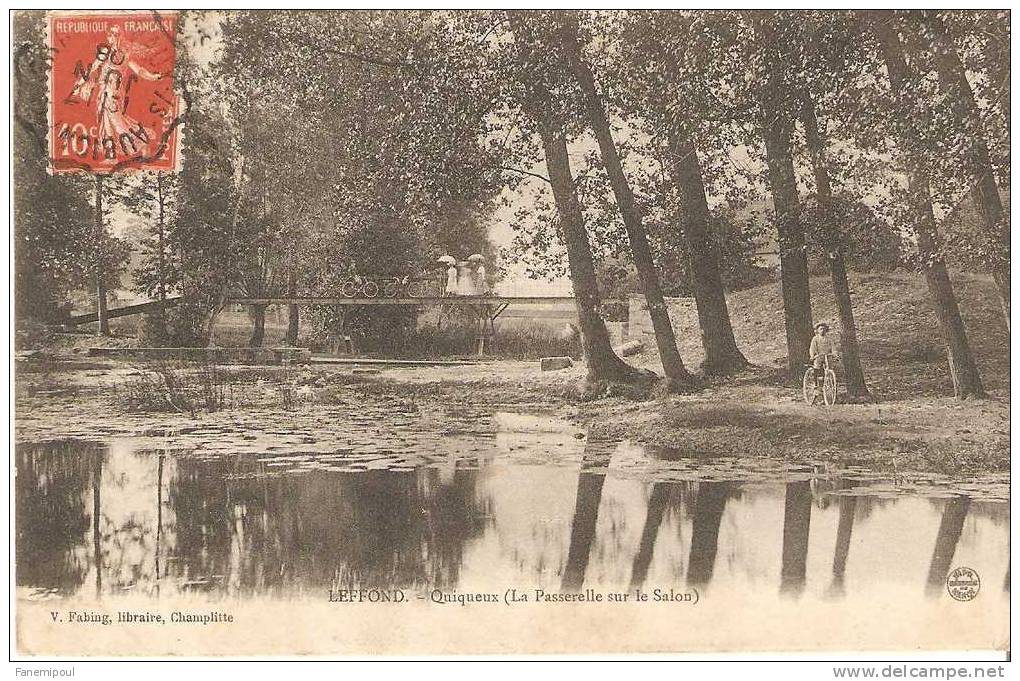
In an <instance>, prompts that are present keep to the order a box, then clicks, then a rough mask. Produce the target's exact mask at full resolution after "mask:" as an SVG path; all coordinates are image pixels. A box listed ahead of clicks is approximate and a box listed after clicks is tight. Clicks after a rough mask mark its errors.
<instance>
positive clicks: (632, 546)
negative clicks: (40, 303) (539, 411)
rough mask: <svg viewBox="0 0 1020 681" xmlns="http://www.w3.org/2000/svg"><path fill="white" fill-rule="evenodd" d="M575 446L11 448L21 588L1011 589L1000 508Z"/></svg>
mask: <svg viewBox="0 0 1020 681" xmlns="http://www.w3.org/2000/svg"><path fill="white" fill-rule="evenodd" d="M578 448H579V452H578V454H579V458H580V461H581V463H580V466H579V467H578V466H577V465H576V464H575V465H574V467H567V466H548V465H540V464H536V463H534V462H525V463H521V462H520V461H502V460H498V459H491V458H486V457H484V456H482V457H479V458H461V459H457V460H456V461H455V462H454V463H453V464H451V465H450V466H447V467H443V468H437V467H417V468H404V467H398V466H395V467H393V468H391V469H389V470H385V469H382V470H365V471H359V472H352V471H337V470H317V469H315V468H314V467H310V468H306V469H300V470H299V469H293V468H290V469H285V470H281V469H279V468H275V467H273V466H272V465H271V464H272V461H271V460H267V459H261V458H260V457H259V456H258V455H254V454H243V455H242V454H234V455H222V456H192V455H186V454H180V453H176V454H170V453H167V452H158V451H156V452H154V451H151V450H148V451H143V450H138V449H136V448H135V447H134V446H133V445H132V443H131V441H113V442H112V443H110V444H108V445H95V444H86V443H80V442H56V443H48V444H37V445H20V446H19V447H18V448H17V450H16V464H17V480H16V531H17V541H18V551H17V555H16V570H17V574H16V579H17V584H18V585H19V587H23V588H25V589H26V590H28V591H29V592H30V593H35V594H47V593H48V594H58V595H68V594H74V593H88V594H91V593H92V592H93V591H95V592H96V593H99V594H104V595H105V594H116V593H123V592H134V593H145V594H151V595H153V596H155V595H165V594H168V593H169V594H172V593H179V592H188V591H191V592H195V591H198V592H204V593H207V594H209V595H213V596H242V597H247V596H255V595H271V596H280V595H285V596H293V595H301V594H305V595H309V596H312V597H323V595H324V594H325V593H326V592H327V591H328V590H329V589H336V588H364V587H397V588H411V589H424V588H442V589H453V588H456V589H460V590H482V589H486V588H491V587H496V588H505V587H506V586H512V585H516V586H524V587H525V588H527V587H532V586H534V587H542V588H545V589H547V590H555V589H562V590H564V591H577V590H580V589H583V588H586V587H589V586H591V587H600V586H601V587H606V588H613V589H621V588H626V587H627V586H628V585H629V586H630V587H631V588H639V587H640V588H643V589H650V588H656V587H664V588H667V589H668V588H672V587H679V588H690V587H693V588H696V589H698V590H699V592H700V591H703V590H709V591H710V592H715V591H727V592H728V591H735V592H752V593H767V592H771V593H773V594H776V593H780V594H782V595H783V596H785V597H791V598H796V597H803V596H804V595H805V594H808V593H811V594H813V595H817V596H820V597H822V596H824V597H828V598H844V597H846V596H847V594H850V593H852V594H853V595H854V597H855V598H861V597H864V596H863V595H864V594H865V593H866V592H868V591H869V590H871V589H879V590H880V589H885V588H897V589H901V590H903V592H904V593H916V594H918V596H919V597H920V596H922V595H923V594H924V593H928V594H929V595H931V596H938V597H946V595H945V586H944V585H945V579H946V575H947V574H948V572H949V571H950V570H951V569H952V568H953V567H956V566H958V565H967V566H968V567H971V568H974V569H975V570H977V571H978V572H979V574H981V575H982V577H985V576H987V583H988V584H989V585H991V584H994V583H996V582H999V580H1000V579H1003V580H1004V581H1003V582H999V583H1002V584H1003V590H1001V591H999V590H992V589H989V590H988V591H989V594H988V595H987V596H985V597H987V598H996V597H1001V598H1006V597H1007V594H1006V592H1007V591H1008V588H1009V584H1008V577H1009V557H1008V518H1009V516H1008V507H1007V505H1006V504H1004V503H993V502H986V501H977V500H974V501H972V500H971V499H969V498H967V497H963V496H950V497H948V498H926V497H921V496H898V497H889V498H884V497H881V496H875V495H869V494H865V493H863V492H864V491H865V489H866V488H865V487H864V485H865V484H866V483H863V482H862V481H859V480H858V481H855V480H852V479H843V480H829V479H824V478H817V477H812V476H810V475H805V476H802V479H797V480H791V481H787V482H752V481H740V480H725V481H723V480H702V481H676V480H666V481H664V480H655V479H654V478H653V479H646V478H643V477H634V476H627V475H622V474H618V473H620V471H618V469H616V468H614V466H617V465H618V461H614V460H613V456H612V454H613V451H614V447H613V446H611V445H606V444H599V443H584V444H580V443H579V444H578ZM582 448H583V449H582ZM993 591H994V593H993ZM995 593H997V594H998V596H996V595H994V594H995ZM982 595H983V596H984V594H982Z"/></svg>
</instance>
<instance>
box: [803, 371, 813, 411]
mask: <svg viewBox="0 0 1020 681" xmlns="http://www.w3.org/2000/svg"><path fill="white" fill-rule="evenodd" d="M814 399H815V370H814V369H813V368H812V367H808V368H807V369H805V370H804V401H805V402H806V403H807V404H811V402H813V401H814Z"/></svg>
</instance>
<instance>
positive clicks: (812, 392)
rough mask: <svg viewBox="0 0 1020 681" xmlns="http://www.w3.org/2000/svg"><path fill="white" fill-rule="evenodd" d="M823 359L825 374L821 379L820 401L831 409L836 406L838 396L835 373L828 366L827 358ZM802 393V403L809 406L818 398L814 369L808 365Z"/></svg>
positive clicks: (825, 356) (826, 356)
mask: <svg viewBox="0 0 1020 681" xmlns="http://www.w3.org/2000/svg"><path fill="white" fill-rule="evenodd" d="M823 358H824V360H825V374H824V376H823V378H822V401H823V402H825V406H827V407H831V406H832V405H834V404H836V399H837V397H838V396H839V395H838V387H839V384H838V383H837V382H836V372H835V371H834V370H833V369H832V367H831V366H829V356H828V355H824V357H823ZM803 391H804V401H805V402H806V403H808V404H809V405H811V404H814V402H815V399H816V398H817V396H818V382H817V381H816V380H815V367H814V365H812V364H808V365H807V369H805V370H804V381H803Z"/></svg>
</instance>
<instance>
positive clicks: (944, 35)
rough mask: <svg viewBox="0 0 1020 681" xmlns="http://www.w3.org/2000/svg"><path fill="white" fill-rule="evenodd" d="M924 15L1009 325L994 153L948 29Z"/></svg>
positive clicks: (1004, 229) (1006, 248)
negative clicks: (961, 139) (962, 141)
mask: <svg viewBox="0 0 1020 681" xmlns="http://www.w3.org/2000/svg"><path fill="white" fill-rule="evenodd" d="M923 17H924V21H925V25H926V27H927V28H928V29H929V30H927V31H918V34H919V35H922V36H924V35H930V36H931V45H930V47H931V51H932V52H933V53H934V55H935V67H936V70H937V71H938V74H939V83H940V85H941V88H942V92H943V93H944V94H945V95H946V97H947V98H948V99H949V101H950V103H951V104H952V108H953V116H954V117H955V119H956V124H957V126H958V127H959V129H960V131H961V132H962V133H963V134H964V136H965V139H966V142H965V144H966V145H967V149H966V164H967V173H968V175H969V176H970V179H971V180H972V182H973V187H974V189H973V192H972V196H973V197H974V203H975V204H976V206H977V209H978V213H979V214H980V216H981V222H982V224H983V226H984V232H985V238H986V239H987V240H988V253H987V254H986V257H985V262H986V263H987V265H988V268H989V270H991V273H992V277H993V278H994V279H995V286H996V289H997V290H998V293H999V304H1000V305H1001V307H1002V313H1003V315H1004V316H1005V319H1006V327H1007V328H1009V310H1010V296H1009V254H1010V243H1009V231H1008V224H1007V220H1006V214H1005V211H1004V210H1003V207H1002V198H1001V197H1000V196H999V188H998V186H997V185H996V183H995V173H994V171H993V169H992V159H991V155H990V154H989V153H988V145H987V144H986V142H985V137H984V130H983V129H982V123H981V114H980V112H979V110H978V106H977V102H976V101H975V98H974V90H973V89H971V87H970V82H968V80H967V73H966V71H965V69H964V66H963V63H962V62H961V61H960V57H959V55H958V54H957V53H956V49H955V48H954V47H953V41H952V37H951V36H950V35H949V31H948V29H947V28H946V26H945V24H944V23H943V22H942V19H941V18H940V17H939V16H938V13H937V12H934V11H924V12H923Z"/></svg>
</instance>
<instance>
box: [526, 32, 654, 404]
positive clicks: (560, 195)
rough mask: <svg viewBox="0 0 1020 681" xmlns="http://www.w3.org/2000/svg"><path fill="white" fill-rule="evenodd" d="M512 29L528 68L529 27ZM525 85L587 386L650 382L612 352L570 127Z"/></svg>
mask: <svg viewBox="0 0 1020 681" xmlns="http://www.w3.org/2000/svg"><path fill="white" fill-rule="evenodd" d="M508 17H509V19H510V24H511V26H512V28H513V31H514V33H515V36H516V41H517V44H518V50H519V51H520V52H521V53H522V57H521V63H522V66H525V67H526V66H527V65H528V60H527V58H526V56H524V54H526V52H525V51H526V50H528V49H533V46H534V41H532V40H528V39H527V38H529V37H530V36H528V31H527V27H526V26H525V25H524V23H522V22H521V21H519V20H518V19H517V16H516V14H515V13H514V12H508ZM523 85H524V86H525V87H526V88H527V89H528V90H529V100H528V101H527V102H526V104H525V106H526V108H527V109H528V112H529V115H530V116H531V118H532V119H533V120H534V121H535V122H536V123H537V125H538V131H539V135H540V136H541V138H542V148H543V151H544V152H545V163H546V167H547V168H548V171H549V182H550V185H551V186H552V192H553V198H554V199H555V201H556V212H557V213H558V217H559V220H558V223H559V233H560V238H562V239H563V243H564V245H565V246H566V249H567V263H568V266H569V268H570V284H571V286H572V287H573V291H574V302H575V305H576V307H577V319H578V324H579V326H580V327H581V345H582V349H583V351H584V356H585V361H586V365H587V372H588V376H587V381H588V384H589V386H595V385H598V384H600V383H602V382H605V381H610V382H626V383H634V382H638V381H642V380H645V375H644V373H643V372H641V371H639V370H637V369H635V368H634V367H632V366H630V365H628V364H627V363H626V362H624V361H623V360H622V359H620V358H619V357H618V356H617V355H616V353H615V352H614V351H613V347H612V344H611V343H610V340H609V331H608V330H607V329H606V324H605V322H604V321H603V319H602V316H601V307H602V300H601V296H600V294H599V288H598V280H597V279H596V277H595V261H594V258H593V257H592V253H591V245H590V244H589V242H588V233H587V231H586V229H585V225H584V214H583V213H582V212H581V205H580V203H578V200H577V193H576V191H575V186H574V176H573V174H572V172H571V169H570V156H569V155H568V153H567V135H566V130H565V125H564V123H563V121H562V120H559V116H558V114H557V113H556V111H555V108H554V106H553V101H552V95H551V94H550V92H549V90H548V88H547V86H546V85H545V84H544V83H543V82H542V81H541V79H540V78H527V79H526V80H524V82H523Z"/></svg>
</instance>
